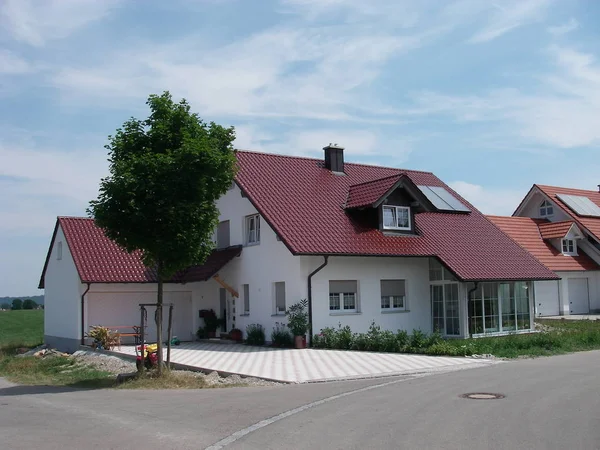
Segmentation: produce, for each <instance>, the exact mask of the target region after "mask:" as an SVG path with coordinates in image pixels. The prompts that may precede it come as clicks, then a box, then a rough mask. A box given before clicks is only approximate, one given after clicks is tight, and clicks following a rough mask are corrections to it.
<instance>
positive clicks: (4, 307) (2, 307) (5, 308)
mask: <svg viewBox="0 0 600 450" xmlns="http://www.w3.org/2000/svg"><path fill="white" fill-rule="evenodd" d="M10 308H11V307H10V303H2V305H0V309H4V310H5V311H6V310H9V309H10Z"/></svg>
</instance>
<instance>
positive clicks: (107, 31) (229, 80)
mask: <svg viewBox="0 0 600 450" xmlns="http://www.w3.org/2000/svg"><path fill="white" fill-rule="evenodd" d="M599 58H600V2H597V1H595V0H498V1H495V2H494V1H484V0H448V1H439V0H431V1H428V0H421V1H418V2H416V1H413V0H391V1H385V0H369V1H364V0H346V1H345V0H279V1H277V0H273V1H270V0H261V1H253V2H250V1H247V0H171V1H169V2H165V1H162V0H143V1H142V0H101V1H100V0H97V1H94V0H2V1H1V2H0V256H1V258H0V296H2V295H15V296H16V295H35V294H39V293H40V291H38V289H37V284H38V281H39V277H40V273H41V270H42V267H43V264H44V259H45V256H46V252H47V250H48V245H49V243H50V238H51V235H52V231H53V227H54V224H55V220H56V216H63V215H64V216H68V215H72V216H82V215H85V210H86V207H87V206H88V204H89V201H90V200H92V199H94V198H96V196H97V192H98V183H99V181H100V179H101V178H102V177H104V176H106V175H107V174H108V164H107V161H106V159H107V151H106V149H105V148H104V145H105V144H106V143H107V136H108V135H110V134H113V133H114V131H115V130H116V129H117V128H118V127H119V126H120V125H121V124H122V123H123V122H124V121H126V120H127V119H128V118H130V117H132V116H134V117H138V118H144V117H146V116H147V114H148V110H147V108H146V105H145V101H146V99H147V97H148V95H150V94H153V93H161V92H163V91H165V90H169V91H170V92H171V93H172V95H173V96H174V98H175V99H179V98H182V97H183V98H186V99H187V100H188V101H189V102H190V104H191V106H192V109H193V111H195V112H197V113H199V114H200V116H201V117H202V118H203V119H204V120H207V121H215V122H218V123H220V124H223V125H233V126H235V128H236V132H237V139H236V142H235V145H236V147H237V148H242V149H249V150H259V151H265V152H274V153H284V154H291V155H302V156H315V157H322V155H323V151H322V148H323V146H325V145H327V144H328V143H338V144H339V145H342V146H344V147H345V148H346V150H345V154H346V157H345V158H346V161H352V162H364V163H369V164H377V165H386V166H393V167H401V168H408V169H419V170H427V171H432V172H434V173H435V174H436V175H438V176H439V177H440V178H441V179H442V180H444V181H445V182H446V183H448V184H449V185H450V186H451V187H453V188H454V189H455V190H457V191H458V192H459V193H460V194H461V195H463V196H464V197H465V198H467V199H468V200H469V201H471V202H472V203H473V204H474V205H475V206H477V207H478V208H479V209H480V210H481V211H482V212H484V213H488V214H504V215H510V214H511V213H512V212H513V211H514V209H515V208H516V206H517V205H518V203H519V201H520V200H521V199H522V198H523V197H524V196H525V194H526V193H527V191H528V190H529V188H530V187H531V185H532V184H533V183H541V184H553V185H561V186H568V187H576V188H583V189H596V185H597V184H598V183H600V175H599V174H600V158H599V157H598V156H599V155H600V153H599V147H600V61H599Z"/></svg>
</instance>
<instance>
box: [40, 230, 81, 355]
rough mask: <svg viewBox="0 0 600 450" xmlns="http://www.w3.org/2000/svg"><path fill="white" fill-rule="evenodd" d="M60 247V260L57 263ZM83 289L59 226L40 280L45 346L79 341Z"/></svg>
mask: <svg viewBox="0 0 600 450" xmlns="http://www.w3.org/2000/svg"><path fill="white" fill-rule="evenodd" d="M60 243H62V259H60V260H59V259H57V257H58V247H59V245H60ZM85 288H86V286H83V285H82V284H81V282H80V279H79V274H78V273H77V269H76V267H75V263H74V261H73V257H72V256H71V252H70V250H69V246H68V245H67V241H66V239H65V235H64V233H63V231H62V228H61V227H60V226H59V227H58V230H57V233H56V238H55V239H54V245H53V247H52V249H51V254H50V259H49V260H48V266H47V268H46V274H45V278H44V336H45V341H46V342H47V343H48V344H49V345H54V346H55V345H57V344H56V342H59V341H58V340H56V339H53V338H64V339H70V340H73V341H77V340H79V339H81V331H80V330H81V313H80V311H81V294H82V293H83V291H84V290H85Z"/></svg>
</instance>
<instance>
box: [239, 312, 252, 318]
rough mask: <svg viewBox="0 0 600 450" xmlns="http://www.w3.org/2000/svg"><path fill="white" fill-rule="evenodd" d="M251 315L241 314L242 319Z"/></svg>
mask: <svg viewBox="0 0 600 450" xmlns="http://www.w3.org/2000/svg"><path fill="white" fill-rule="evenodd" d="M249 315H250V313H249V312H248V313H244V314H240V317H248V316H249Z"/></svg>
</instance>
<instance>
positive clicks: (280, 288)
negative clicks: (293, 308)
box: [275, 281, 285, 314]
mask: <svg viewBox="0 0 600 450" xmlns="http://www.w3.org/2000/svg"><path fill="white" fill-rule="evenodd" d="M275 314H285V282H284V281H278V282H277V283H275Z"/></svg>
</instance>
